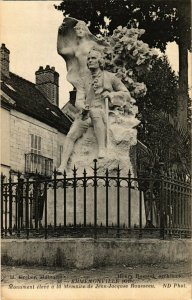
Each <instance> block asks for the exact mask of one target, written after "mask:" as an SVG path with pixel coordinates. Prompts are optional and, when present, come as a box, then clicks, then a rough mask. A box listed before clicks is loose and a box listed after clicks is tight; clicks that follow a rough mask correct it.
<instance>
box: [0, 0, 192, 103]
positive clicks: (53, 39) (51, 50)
mask: <svg viewBox="0 0 192 300" xmlns="http://www.w3.org/2000/svg"><path fill="white" fill-rule="evenodd" d="M59 3H60V1H1V3H0V8H1V13H0V18H1V28H0V40H1V43H5V44H6V47H7V48H8V49H9V50H10V52H11V53H10V70H11V72H13V73H16V74H17V75H19V76H21V77H23V78H25V79H27V80H29V81H32V82H35V71H36V70H37V69H38V68H39V66H43V67H45V66H46V65H50V66H54V67H55V69H56V71H57V72H58V73H59V74H60V79H59V86H60V87H59V99H60V100H59V107H60V108H61V107H63V105H64V104H65V103H66V102H67V101H68V99H69V91H70V90H72V86H71V84H70V83H68V82H67V80H66V66H65V61H64V60H63V58H62V57H61V56H60V55H58V53H57V32H58V27H59V26H60V25H61V23H62V21H63V14H62V12H60V11H57V10H56V9H55V8H54V6H53V5H54V4H57V5H58V4H59ZM79 19H80V18H79ZM166 54H167V55H168V58H169V61H170V64H171V66H172V68H173V69H174V70H175V71H176V72H178V48H177V45H176V44H175V43H171V44H170V43H169V45H168V47H167V51H166ZM190 65H191V64H190ZM189 72H190V70H189Z"/></svg>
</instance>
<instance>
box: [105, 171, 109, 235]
mask: <svg viewBox="0 0 192 300" xmlns="http://www.w3.org/2000/svg"><path fill="white" fill-rule="evenodd" d="M105 187H106V190H105V191H106V192H105V196H106V232H107V233H108V226H109V224H108V221H109V170H108V168H107V169H106V181H105Z"/></svg>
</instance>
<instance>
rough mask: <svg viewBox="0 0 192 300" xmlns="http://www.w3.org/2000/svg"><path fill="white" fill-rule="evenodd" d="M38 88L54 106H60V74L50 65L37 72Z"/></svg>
mask: <svg viewBox="0 0 192 300" xmlns="http://www.w3.org/2000/svg"><path fill="white" fill-rule="evenodd" d="M35 76H36V88H37V89H38V90H39V91H40V92H41V93H42V94H43V95H44V96H45V97H46V98H47V99H48V100H49V101H50V102H51V103H53V104H55V105H57V106H58V105H59V73H57V72H56V71H55V68H54V67H51V68H50V66H49V65H47V66H46V68H45V69H44V68H43V67H42V66H40V67H39V69H38V70H37V71H36V72H35Z"/></svg>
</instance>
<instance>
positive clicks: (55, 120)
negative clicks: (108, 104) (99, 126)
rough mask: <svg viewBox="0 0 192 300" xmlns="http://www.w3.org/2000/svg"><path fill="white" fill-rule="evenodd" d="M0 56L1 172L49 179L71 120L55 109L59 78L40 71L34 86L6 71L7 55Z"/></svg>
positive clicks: (47, 70)
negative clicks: (35, 175) (19, 173)
mask: <svg viewBox="0 0 192 300" xmlns="http://www.w3.org/2000/svg"><path fill="white" fill-rule="evenodd" d="M0 53H1V172H2V173H3V174H4V175H6V176H9V171H11V173H12V174H14V173H17V172H18V171H19V172H21V173H22V174H30V175H33V174H34V173H35V172H36V171H37V172H38V173H39V174H40V175H42V176H51V174H52V171H53V168H54V167H57V166H58V165H59V164H60V161H61V155H62V151H63V143H64V140H65V136H66V134H67V132H68V130H69V128H70V126H71V120H70V119H69V118H68V117H67V116H66V115H65V114H64V113H63V112H62V111H61V110H60V109H59V107H58V104H59V98H58V95H59V74H58V73H57V72H56V71H55V69H54V67H52V68H50V67H49V66H46V68H45V69H44V68H43V67H40V68H39V70H38V71H36V73H35V75H36V83H35V84H34V83H32V82H30V81H28V80H25V79H24V78H21V77H19V76H18V75H16V74H14V73H12V72H10V70H9V56H10V51H9V50H8V49H7V48H6V46H5V44H2V46H1V48H0Z"/></svg>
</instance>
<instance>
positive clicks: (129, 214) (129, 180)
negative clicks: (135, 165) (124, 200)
mask: <svg viewBox="0 0 192 300" xmlns="http://www.w3.org/2000/svg"><path fill="white" fill-rule="evenodd" d="M128 228H129V229H131V171H130V169H129V172H128Z"/></svg>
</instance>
